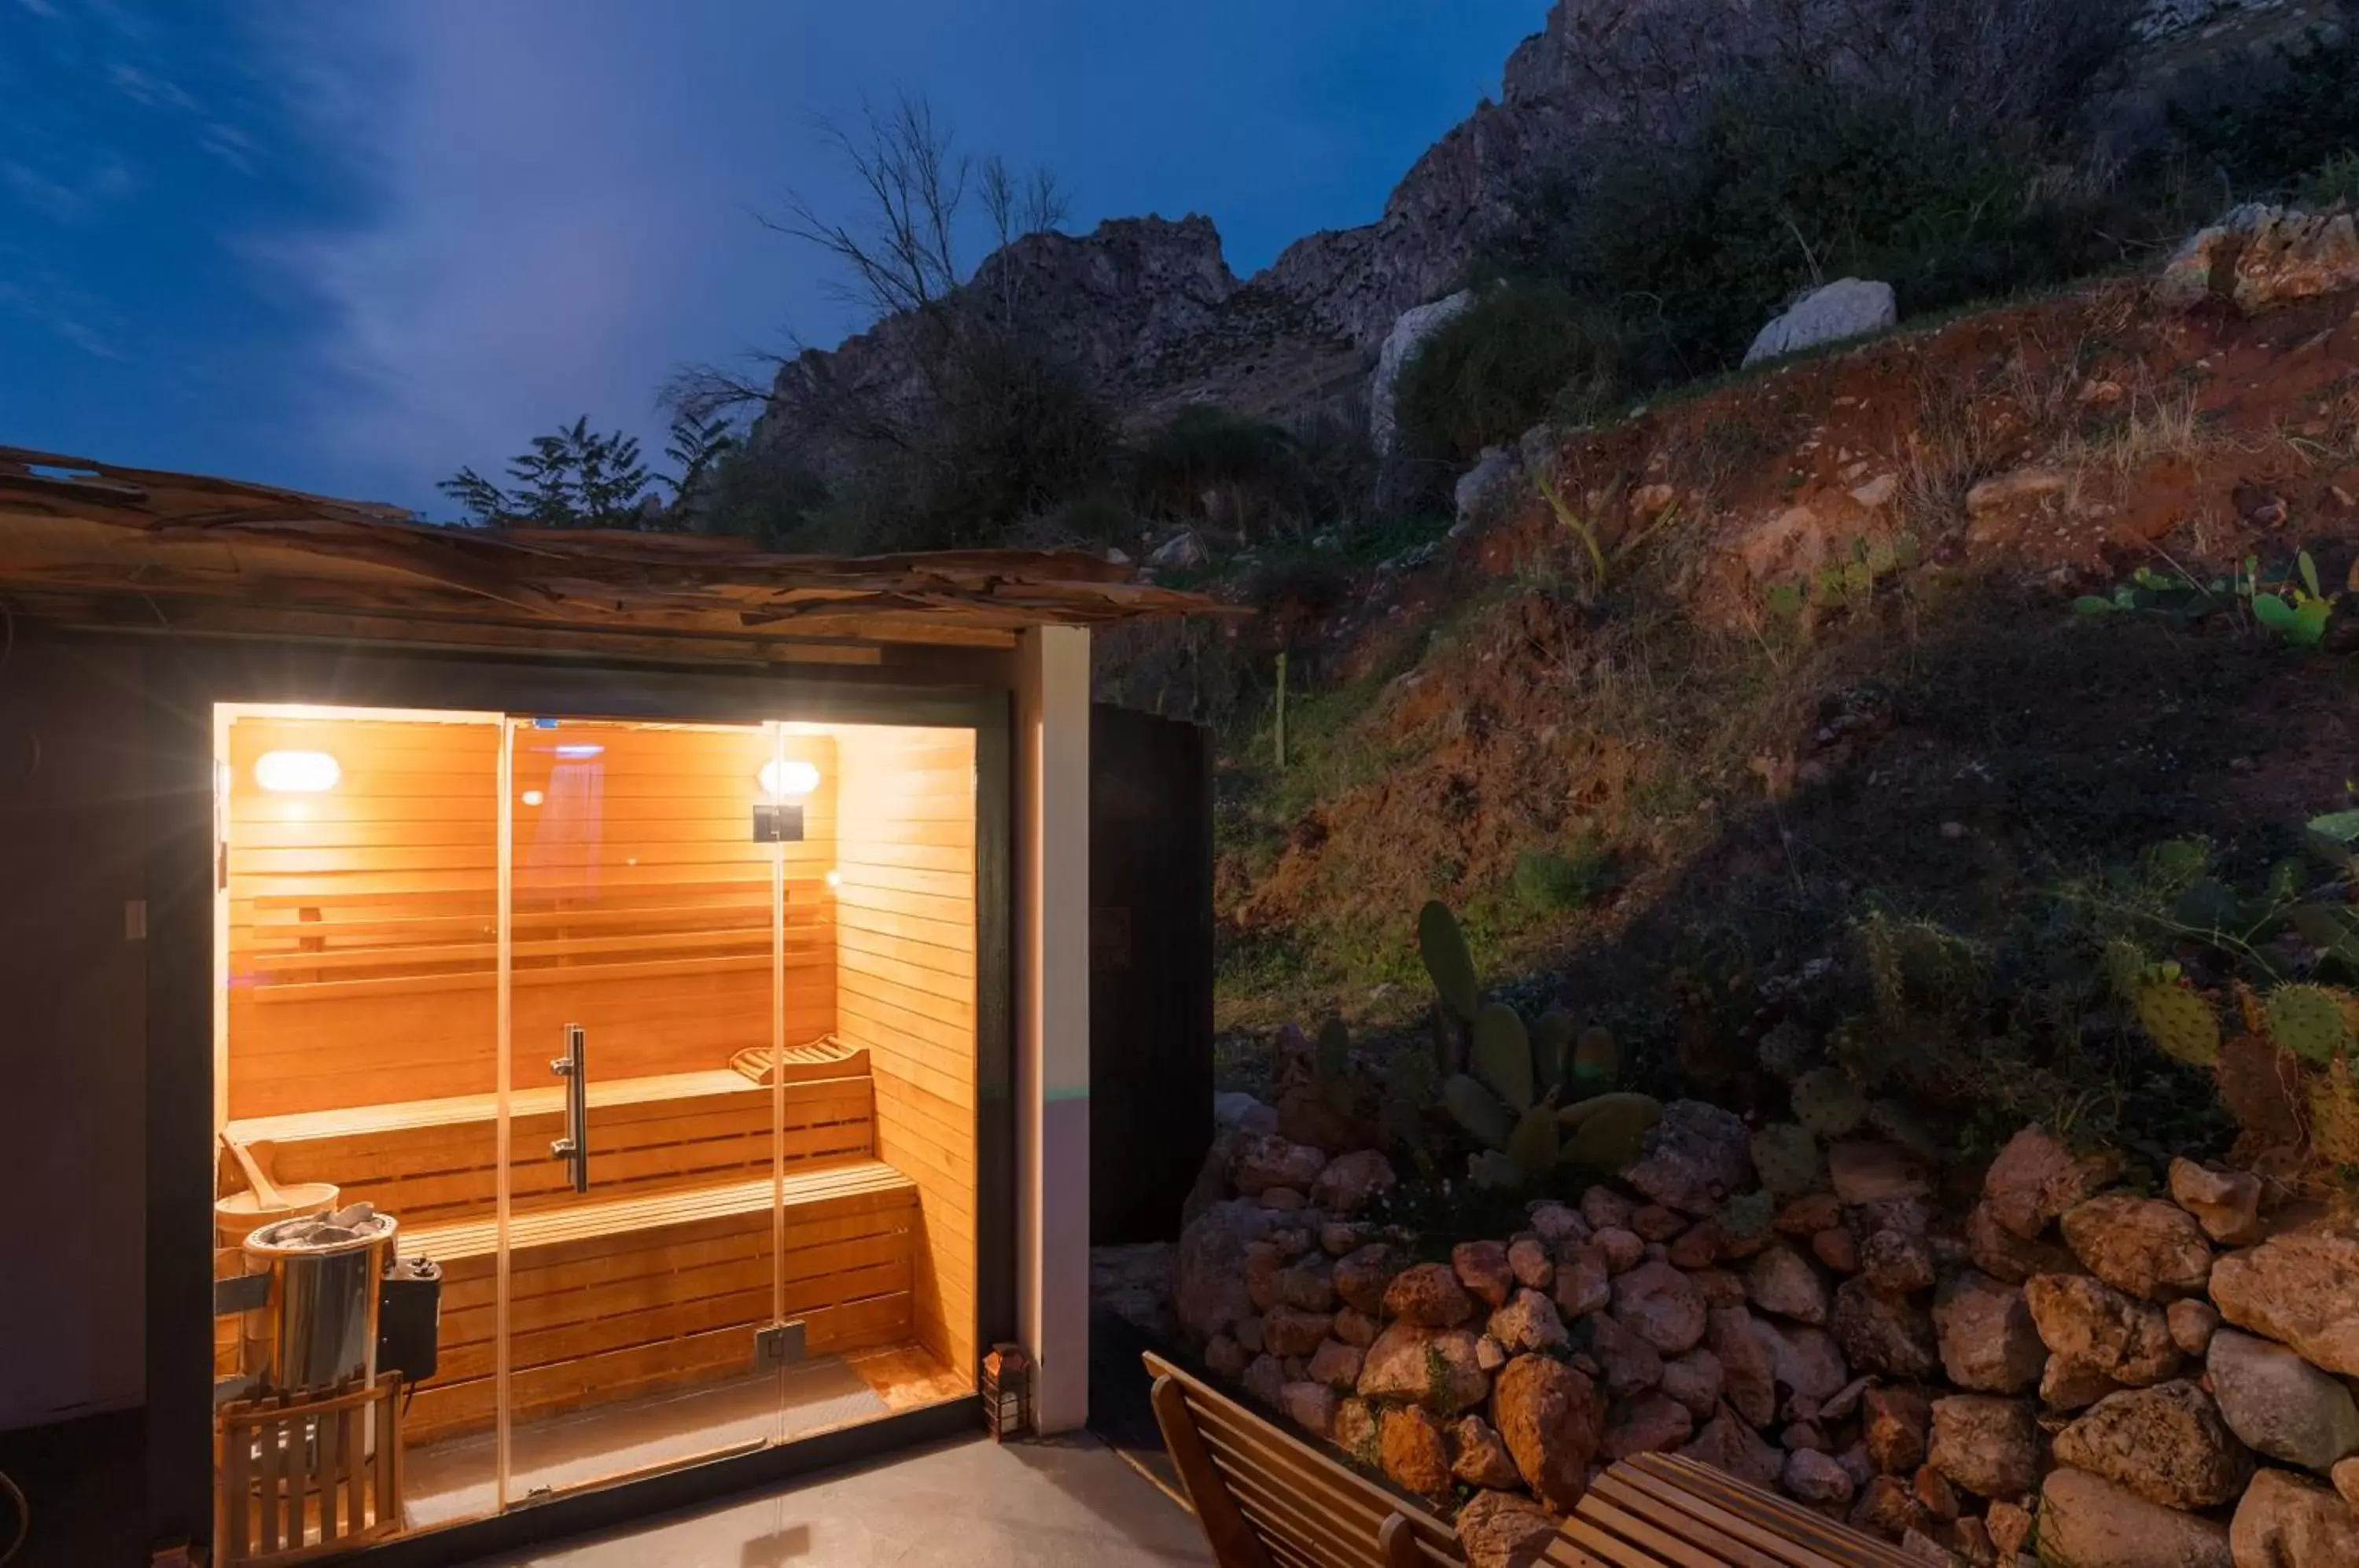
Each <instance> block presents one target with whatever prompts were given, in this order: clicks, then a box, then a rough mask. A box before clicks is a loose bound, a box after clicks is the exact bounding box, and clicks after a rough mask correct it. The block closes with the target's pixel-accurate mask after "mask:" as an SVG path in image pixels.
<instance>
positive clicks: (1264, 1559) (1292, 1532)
mask: <svg viewBox="0 0 2359 1568" xmlns="http://www.w3.org/2000/svg"><path fill="white" fill-rule="evenodd" d="M1146 1363H1147V1372H1148V1374H1149V1375H1150V1376H1152V1377H1154V1378H1155V1389H1154V1396H1153V1403H1154V1407H1155V1415H1156V1421H1157V1424H1158V1425H1159V1426H1161V1427H1162V1429H1163V1434H1164V1441H1165V1443H1167V1444H1168V1445H1169V1448H1170V1450H1171V1455H1172V1461H1173V1464H1174V1465H1175V1466H1177V1468H1178V1469H1179V1471H1180V1480H1181V1483H1182V1485H1183V1486H1185V1487H1186V1489H1187V1492H1188V1496H1189V1498H1190V1501H1191V1502H1194V1503H1196V1505H1197V1509H1196V1511H1197V1518H1198V1519H1199V1520H1200V1521H1201V1523H1202V1524H1203V1526H1204V1534H1205V1539H1206V1540H1207V1541H1210V1542H1211V1543H1212V1552H1213V1555H1214V1556H1215V1558H1216V1559H1217V1560H1218V1561H1219V1562H1220V1563H1221V1564H1222V1568H1462V1564H1463V1563H1465V1561H1466V1559H1465V1556H1464V1554H1463V1553H1462V1552H1461V1551H1460V1550H1459V1547H1458V1538H1457V1537H1456V1535H1455V1534H1454V1533H1452V1532H1451V1529H1450V1527H1449V1526H1448V1525H1446V1524H1443V1523H1442V1522H1441V1521H1440V1520H1439V1519H1434V1518H1432V1517H1431V1516H1430V1515H1429V1514H1426V1513H1424V1512H1422V1511H1421V1510H1420V1509H1419V1508H1417V1507H1416V1506H1415V1505H1414V1504H1411V1503H1408V1502H1406V1501H1404V1500H1402V1499H1400V1498H1397V1497H1394V1496H1393V1495H1392V1494H1391V1493H1389V1492H1386V1491H1385V1490H1384V1489H1383V1488H1382V1487H1379V1486H1375V1485H1374V1484H1372V1483H1371V1482H1369V1481H1367V1480H1365V1479H1364V1478H1363V1477H1362V1476H1359V1475H1354V1474H1353V1472H1352V1471H1350V1470H1349V1469H1346V1468H1345V1467H1344V1466H1343V1465H1340V1464H1338V1463H1336V1462H1335V1461H1334V1460H1332V1459H1330V1458H1328V1457H1327V1456H1325V1455H1324V1454H1320V1453H1319V1452H1317V1451H1316V1450H1315V1449H1313V1448H1311V1447H1310V1445H1309V1444H1307V1443H1303V1442H1301V1441H1300V1440H1299V1439H1298V1438H1295V1437H1294V1436H1292V1435H1291V1434H1289V1433H1288V1432H1283V1431H1281V1430H1280V1429H1278V1428H1277V1427H1276V1426H1274V1425H1272V1424H1271V1423H1270V1422H1268V1421H1263V1420H1262V1419H1260V1418H1259V1417H1257V1416H1256V1415H1254V1414H1253V1413H1252V1412H1251V1411H1249V1410H1245V1409H1244V1408H1243V1407H1241V1406H1239V1405H1237V1404H1236V1403H1235V1402H1234V1401H1233V1400H1231V1399H1227V1398H1225V1397H1223V1395H1221V1394H1220V1393H1219V1392H1217V1391H1216V1390H1214V1389H1212V1388H1210V1387H1208V1386H1207V1385H1205V1384H1204V1383H1202V1382H1200V1381H1199V1380H1198V1379H1196V1378H1194V1377H1190V1376H1189V1374H1187V1373H1186V1372H1184V1371H1182V1370H1180V1368H1179V1367H1174V1366H1173V1365H1171V1363H1169V1361H1166V1360H1165V1359H1164V1358H1163V1357H1161V1356H1155V1355H1152V1354H1150V1355H1148V1356H1147V1357H1146Z"/></svg>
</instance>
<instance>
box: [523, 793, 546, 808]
mask: <svg viewBox="0 0 2359 1568" xmlns="http://www.w3.org/2000/svg"><path fill="white" fill-rule="evenodd" d="M541 800H542V795H541V793H540V791H539V790H538V789H527V790H526V791H525V792H524V803H525V804H526V805H527V806H538V805H539V804H540V802H541Z"/></svg>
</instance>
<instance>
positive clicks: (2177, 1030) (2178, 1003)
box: [2131, 980, 2220, 1067]
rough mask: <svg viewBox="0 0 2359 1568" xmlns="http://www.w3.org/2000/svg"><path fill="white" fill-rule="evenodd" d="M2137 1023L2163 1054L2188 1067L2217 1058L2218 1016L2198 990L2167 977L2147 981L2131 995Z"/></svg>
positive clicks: (2218, 1058)
mask: <svg viewBox="0 0 2359 1568" xmlns="http://www.w3.org/2000/svg"><path fill="white" fill-rule="evenodd" d="M2131 1002H2132V1005H2133V1006H2135V1007H2136V1009H2137V1018H2138V1026H2139V1027H2140V1028H2141V1029H2145V1030H2146V1032H2147V1039H2149V1040H2153V1041H2154V1043H2155V1044H2156V1045H2157V1046H2158V1047H2160V1048H2161V1051H2162V1053H2163V1054H2164V1055H2165V1056H2168V1057H2169V1058H2171V1059H2172V1060H2173V1061H2176V1062H2186V1063H2187V1064H2188V1065H2189V1066H2190V1067H2210V1066H2212V1065H2213V1064H2214V1063H2216V1062H2218V1061H2219V1060H2220V1015H2219V1014H2217V1013H2215V1012H2213V1011H2212V1004H2211V1003H2210V1002H2208V1001H2206V1000H2204V998H2203V996H2202V995H2201V993H2200V992H2196V991H2190V990H2189V989H2188V988H2187V987H2186V986H2184V985H2175V984H2173V983H2172V982H2170V981H2169V980H2146V981H2142V982H2140V983H2139V985H2138V988H2137V993H2136V996H2133V997H2132V998H2131Z"/></svg>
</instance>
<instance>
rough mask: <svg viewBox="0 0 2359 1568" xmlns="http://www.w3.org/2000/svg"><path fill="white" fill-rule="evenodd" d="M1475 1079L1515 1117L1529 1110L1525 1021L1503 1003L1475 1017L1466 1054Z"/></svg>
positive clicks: (1529, 1059) (1529, 1047) (1530, 1096)
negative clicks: (1514, 1113) (1504, 1102)
mask: <svg viewBox="0 0 2359 1568" xmlns="http://www.w3.org/2000/svg"><path fill="white" fill-rule="evenodd" d="M1468 1058H1469V1065H1471V1066H1472V1067H1473V1069H1474V1076H1475V1077H1477V1078H1479V1079H1481V1080H1482V1081H1483V1082H1484V1083H1487V1084H1489V1085H1490V1086H1491V1092H1492V1093H1493V1094H1496V1095H1498V1096H1499V1098H1501V1099H1502V1100H1505V1101H1506V1103H1507V1108H1508V1109H1510V1110H1512V1111H1515V1112H1517V1114H1518V1115H1520V1114H1521V1113H1523V1112H1525V1111H1528V1110H1530V1109H1531V1108H1532V1102H1533V1101H1534V1099H1535V1098H1536V1097H1537V1096H1536V1095H1535V1094H1533V1085H1532V1042H1531V1037H1530V1036H1529V1035H1527V1034H1526V1033H1525V1032H1524V1020H1523V1019H1522V1018H1519V1017H1517V1013H1516V1009H1515V1008H1513V1007H1508V1006H1507V1005H1506V1003H1505V1002H1493V1003H1491V1004H1490V1005H1489V1006H1488V1007H1484V1008H1483V1009H1482V1010H1481V1011H1479V1012H1477V1013H1476V1014H1475V1015H1474V1033H1473V1046H1472V1047H1471V1048H1470V1049H1469V1051H1468Z"/></svg>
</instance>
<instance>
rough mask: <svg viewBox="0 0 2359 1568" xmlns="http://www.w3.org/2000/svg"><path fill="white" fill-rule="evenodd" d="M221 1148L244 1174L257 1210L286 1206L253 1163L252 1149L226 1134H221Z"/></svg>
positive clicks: (259, 1168)
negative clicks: (225, 1150) (226, 1150)
mask: <svg viewBox="0 0 2359 1568" xmlns="http://www.w3.org/2000/svg"><path fill="white" fill-rule="evenodd" d="M222 1147H223V1148H224V1149H228V1150H229V1153H230V1158H231V1159H233V1160H236V1161H237V1168H238V1169H239V1170H240V1171H245V1184H246V1185H247V1186H248V1187H251V1188H252V1189H254V1199H255V1206H256V1207H257V1208H261V1209H283V1208H285V1207H286V1206H287V1203H286V1200H284V1199H282V1198H281V1197H279V1195H278V1189H277V1187H274V1186H272V1185H271V1182H270V1178H269V1177H267V1176H265V1175H264V1174H263V1173H262V1167H261V1166H260V1165H259V1164H257V1163H256V1162H255V1158H254V1151H253V1150H252V1149H248V1148H246V1147H245V1145H244V1144H242V1143H240V1142H238V1141H237V1139H235V1138H232V1137H230V1135H229V1134H228V1133H226V1132H224V1133H223V1134H222Z"/></svg>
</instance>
